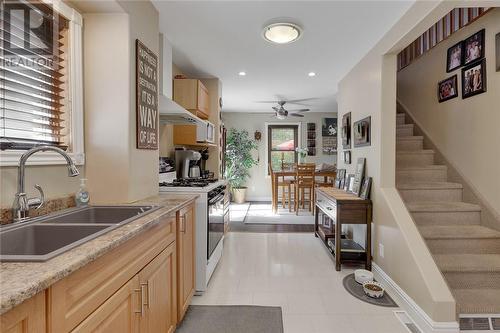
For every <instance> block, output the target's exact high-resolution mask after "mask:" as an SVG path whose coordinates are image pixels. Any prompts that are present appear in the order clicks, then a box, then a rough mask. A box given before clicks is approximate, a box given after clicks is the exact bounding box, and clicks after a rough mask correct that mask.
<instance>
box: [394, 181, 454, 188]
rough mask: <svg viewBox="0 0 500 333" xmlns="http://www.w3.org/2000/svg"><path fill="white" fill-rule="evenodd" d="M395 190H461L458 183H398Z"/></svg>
mask: <svg viewBox="0 0 500 333" xmlns="http://www.w3.org/2000/svg"><path fill="white" fill-rule="evenodd" d="M397 188H398V189H400V190H446V189H457V188H460V189H461V188H463V185H462V184H460V183H450V182H411V183H398V185H397Z"/></svg>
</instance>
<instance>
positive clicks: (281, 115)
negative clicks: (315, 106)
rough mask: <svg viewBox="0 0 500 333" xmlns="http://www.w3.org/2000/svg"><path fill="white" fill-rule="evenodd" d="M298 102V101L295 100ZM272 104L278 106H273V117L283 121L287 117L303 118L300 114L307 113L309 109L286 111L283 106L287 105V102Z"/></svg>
mask: <svg viewBox="0 0 500 333" xmlns="http://www.w3.org/2000/svg"><path fill="white" fill-rule="evenodd" d="M297 101H298V100H297ZM274 103H278V106H273V107H272V109H273V110H274V116H273V117H276V118H277V119H280V120H282V119H285V118H286V117H288V116H292V117H304V115H303V114H301V113H300V112H307V111H310V110H311V109H297V110H287V109H285V107H284V105H285V104H286V103H287V101H277V102H274Z"/></svg>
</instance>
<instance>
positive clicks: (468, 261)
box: [434, 254, 500, 273]
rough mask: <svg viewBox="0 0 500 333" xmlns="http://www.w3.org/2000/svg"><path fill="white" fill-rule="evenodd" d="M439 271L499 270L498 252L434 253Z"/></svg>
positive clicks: (499, 255) (499, 258)
mask: <svg viewBox="0 0 500 333" xmlns="http://www.w3.org/2000/svg"><path fill="white" fill-rule="evenodd" d="M434 260H435V261H436V264H437V265H438V266H439V268H440V269H441V272H443V273H445V272H466V273H476V272H500V254H436V255H434Z"/></svg>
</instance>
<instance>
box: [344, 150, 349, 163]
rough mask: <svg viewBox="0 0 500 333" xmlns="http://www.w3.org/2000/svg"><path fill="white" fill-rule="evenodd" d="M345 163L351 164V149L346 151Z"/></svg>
mask: <svg viewBox="0 0 500 333" xmlns="http://www.w3.org/2000/svg"><path fill="white" fill-rule="evenodd" d="M344 163H345V164H351V151H350V150H346V151H344Z"/></svg>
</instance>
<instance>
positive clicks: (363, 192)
mask: <svg viewBox="0 0 500 333" xmlns="http://www.w3.org/2000/svg"><path fill="white" fill-rule="evenodd" d="M365 164H366V159H365V158H364V157H360V158H358V160H357V163H356V169H355V173H354V174H347V173H346V169H338V170H337V177H336V179H335V188H338V189H343V190H344V191H346V192H348V193H352V194H354V195H356V196H358V197H360V198H361V199H363V200H368V199H370V191H371V186H372V177H365Z"/></svg>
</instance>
